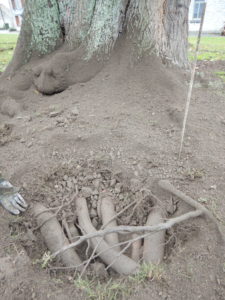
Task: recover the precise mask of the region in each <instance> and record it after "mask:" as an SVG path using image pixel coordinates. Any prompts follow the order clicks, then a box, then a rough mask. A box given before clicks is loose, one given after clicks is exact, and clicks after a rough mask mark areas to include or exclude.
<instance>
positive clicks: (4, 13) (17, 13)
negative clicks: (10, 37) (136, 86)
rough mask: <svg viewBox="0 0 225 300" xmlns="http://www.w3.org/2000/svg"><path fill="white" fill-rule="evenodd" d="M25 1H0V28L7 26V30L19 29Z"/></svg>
mask: <svg viewBox="0 0 225 300" xmlns="http://www.w3.org/2000/svg"><path fill="white" fill-rule="evenodd" d="M24 4H25V0H0V28H3V27H4V26H5V24H8V26H9V28H14V29H19V28H20V27H21V23H22V14H23V7H24Z"/></svg>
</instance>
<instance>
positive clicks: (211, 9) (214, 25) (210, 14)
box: [189, 0, 225, 33]
mask: <svg viewBox="0 0 225 300" xmlns="http://www.w3.org/2000/svg"><path fill="white" fill-rule="evenodd" d="M205 2H207V7H206V13H205V21H204V25H203V32H204V33H221V32H222V30H223V28H224V26H225V0H207V1H206V0H191V5H190V9H189V31H190V32H196V31H198V30H199V26H200V21H201V16H202V11H203V5H204V3H205Z"/></svg>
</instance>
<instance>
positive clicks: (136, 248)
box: [131, 233, 141, 262]
mask: <svg viewBox="0 0 225 300" xmlns="http://www.w3.org/2000/svg"><path fill="white" fill-rule="evenodd" d="M136 238H138V235H137V234H135V233H134V234H132V239H136ZM140 256H141V239H139V240H136V241H134V242H133V243H132V245H131V258H132V259H133V260H134V261H137V262H138V261H139V260H140Z"/></svg>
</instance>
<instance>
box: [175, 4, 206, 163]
mask: <svg viewBox="0 0 225 300" xmlns="http://www.w3.org/2000/svg"><path fill="white" fill-rule="evenodd" d="M206 6H207V3H204V6H203V12H202V18H201V24H200V28H199V32H198V39H197V44H196V49H195V57H194V64H193V68H192V71H191V80H190V84H189V89H188V95H187V101H186V107H185V112H184V120H183V125H182V132H181V142H180V151H179V159H180V157H181V153H182V149H183V143H184V135H185V129H186V124H187V117H188V112H189V107H190V103H191V97H192V90H193V85H194V80H195V72H196V66H197V61H198V53H199V44H200V40H201V35H202V27H203V23H204V19H205V11H206Z"/></svg>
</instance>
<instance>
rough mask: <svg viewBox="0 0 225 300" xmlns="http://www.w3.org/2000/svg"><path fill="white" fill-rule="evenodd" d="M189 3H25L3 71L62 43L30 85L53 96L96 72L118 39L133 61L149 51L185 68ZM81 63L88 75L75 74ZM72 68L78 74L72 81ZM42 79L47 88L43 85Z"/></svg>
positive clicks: (113, 0) (44, 0)
mask: <svg viewBox="0 0 225 300" xmlns="http://www.w3.org/2000/svg"><path fill="white" fill-rule="evenodd" d="M189 3H190V0H36V1H34V0H27V1H26V8H25V13H24V21H23V25H22V29H21V34H20V38H19V41H18V44H17V47H16V50H15V54H14V57H13V60H12V63H11V64H10V65H9V67H8V68H7V70H6V73H10V72H11V73H12V72H13V71H15V70H17V69H18V68H20V67H21V65H23V64H25V63H27V62H28V61H29V60H30V59H31V58H33V57H34V56H44V55H46V54H48V53H51V52H53V51H54V50H56V49H58V48H59V47H60V46H62V45H63V46H64V47H63V51H62V50H61V51H59V53H58V54H56V57H57V59H56V58H54V57H53V58H52V62H48V64H47V65H46V64H45V65H42V66H40V67H39V68H38V70H35V72H34V73H35V78H34V83H35V84H36V86H37V88H38V89H39V90H40V91H41V92H43V93H46V94H50V93H54V92H59V91H61V90H63V89H65V88H66V87H67V86H68V85H69V84H72V83H76V82H79V81H86V80H88V78H89V77H90V75H91V76H92V75H94V74H96V72H97V71H98V70H99V69H100V68H101V66H102V64H101V63H100V61H104V60H105V59H108V58H109V57H110V55H111V53H112V50H113V49H114V46H115V44H116V42H117V40H118V38H119V37H120V36H123V37H124V38H123V40H124V41H130V42H131V43H130V44H131V45H132V47H133V50H134V53H135V56H136V58H137V59H140V58H141V57H142V56H143V55H149V54H152V53H154V54H156V55H157V56H159V57H161V58H162V59H163V60H167V61H171V62H172V63H174V64H177V65H179V66H186V65H187V63H188V59H187V36H188V8H189ZM57 61H58V62H59V64H60V67H58V68H57V67H55V64H57ZM81 61H82V62H84V70H85V68H86V69H87V62H88V63H89V64H90V65H91V66H94V67H93V68H91V70H93V72H91V74H90V73H89V72H88V75H87V74H86V72H85V71H84V72H81V69H82V68H83V67H82V64H81ZM62 64H64V66H63V65H62ZM72 68H75V69H74V72H75V73H76V72H77V73H78V72H79V73H82V76H80V77H79V76H75V77H76V78H75V79H72V77H74V76H73V75H72V74H74V72H72V71H71V70H72ZM56 69H57V70H56ZM50 79H51V80H50ZM46 80H47V81H49V82H50V81H51V82H53V84H51V86H48V87H47V86H46ZM60 81H61V82H63V84H60ZM43 85H45V87H44V86H43Z"/></svg>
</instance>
